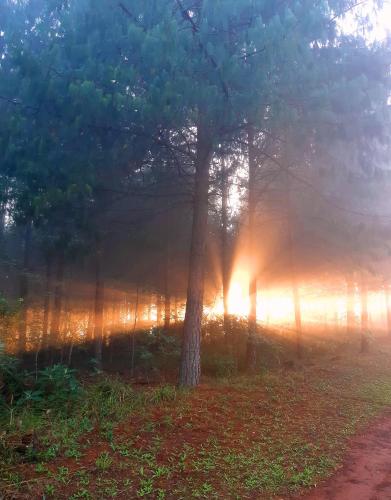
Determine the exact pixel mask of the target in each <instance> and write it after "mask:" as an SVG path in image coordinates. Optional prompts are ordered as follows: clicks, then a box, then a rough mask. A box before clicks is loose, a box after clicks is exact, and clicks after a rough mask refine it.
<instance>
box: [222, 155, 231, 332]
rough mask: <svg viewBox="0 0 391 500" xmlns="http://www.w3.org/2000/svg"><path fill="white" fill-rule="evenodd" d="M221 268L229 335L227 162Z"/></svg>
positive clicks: (223, 166) (223, 167) (225, 329)
mask: <svg viewBox="0 0 391 500" xmlns="http://www.w3.org/2000/svg"><path fill="white" fill-rule="evenodd" d="M221 268H222V281H223V307H224V335H225V337H226V339H227V338H228V335H229V330H230V321H229V310H228V294H229V261H228V172H227V167H226V165H225V162H224V160H223V162H222V170H221Z"/></svg>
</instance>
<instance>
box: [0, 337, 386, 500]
mask: <svg viewBox="0 0 391 500" xmlns="http://www.w3.org/2000/svg"><path fill="white" fill-rule="evenodd" d="M390 355H391V348H390V347H389V346H382V347H379V348H377V349H376V350H375V349H374V351H373V353H372V354H370V355H368V356H364V357H360V356H357V355H356V354H355V353H354V351H353V350H352V351H351V353H349V352H347V353H345V354H344V355H343V356H340V358H339V359H338V360H333V358H332V356H331V354H328V353H327V352H326V353H325V354H324V355H323V356H321V357H318V358H316V359H315V360H314V362H313V363H311V364H303V365H302V366H300V367H298V368H297V369H296V370H283V369H279V368H274V369H268V370H266V369H263V370H262V371H261V373H260V374H259V375H257V376H254V377H251V378H249V377H245V376H234V377H231V378H228V379H227V378H225V379H223V380H222V379H219V380H216V379H209V380H208V381H207V383H204V384H203V386H202V387H201V388H200V389H197V390H196V391H193V392H189V391H187V392H182V391H177V390H176V389H175V387H173V386H167V385H166V386H161V387H155V388H146V389H143V390H136V389H135V388H133V387H131V386H130V385H129V384H127V383H125V382H124V381H122V380H121V379H119V378H115V377H114V378H113V377H107V376H103V375H100V376H98V377H96V378H95V379H93V380H92V381H89V382H88V383H85V384H84V385H83V392H82V397H81V399H80V401H79V402H78V404H77V405H76V406H75V407H74V409H73V410H72V412H70V413H69V414H68V415H64V414H56V413H55V412H49V413H46V412H36V413H34V412H28V411H24V410H23V409H21V410H20V411H19V412H17V413H16V414H15V415H14V417H15V418H13V420H12V422H11V423H10V420H9V415H7V414H4V415H3V416H2V421H1V424H2V431H1V434H0V449H1V459H0V460H1V463H0V468H1V476H0V489H1V490H2V491H4V492H5V493H6V495H9V496H12V495H14V496H16V495H18V494H20V495H22V496H23V495H24V496H29V497H31V498H43V497H45V498H58V499H62V498H64V499H65V498H66V499H77V498H87V499H88V498H91V499H102V500H103V499H106V498H136V497H139V498H161V499H163V498H166V497H167V498H186V499H187V498H208V499H209V498H249V499H250V498H273V497H274V496H277V497H278V496H284V495H288V494H289V495H291V494H295V492H300V491H302V490H303V489H306V488H309V487H311V486H312V485H314V484H316V483H317V482H319V481H320V480H321V479H322V478H324V477H327V476H328V475H329V474H331V473H332V471H333V470H334V469H335V468H336V467H337V465H338V464H339V463H340V461H341V459H342V457H343V453H344V449H345V446H346V443H347V440H348V438H349V436H351V435H352V434H353V433H355V432H357V429H358V428H360V427H361V426H363V425H364V424H366V423H367V422H368V421H369V420H370V419H371V418H373V417H374V416H375V415H376V414H378V413H380V412H381V411H382V410H383V409H384V408H385V407H387V406H389V405H391V366H389V363H388V358H389V356H390ZM26 435H28V436H34V438H33V440H32V445H31V449H30V450H28V451H26V452H25V453H22V454H21V453H20V452H18V451H17V448H18V445H19V444H20V443H21V442H22V440H23V438H24V437H25V436H26Z"/></svg>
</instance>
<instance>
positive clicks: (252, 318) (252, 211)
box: [246, 126, 258, 373]
mask: <svg viewBox="0 0 391 500" xmlns="http://www.w3.org/2000/svg"><path fill="white" fill-rule="evenodd" d="M247 142H248V166H249V175H248V248H249V262H250V263H251V266H250V283H249V297H250V310H249V315H248V337H247V355H246V358H247V370H248V371H249V372H250V373H252V372H254V371H255V370H256V368H257V334H258V325H257V265H256V241H255V226H256V208H257V196H256V173H257V160H256V150H255V144H254V130H253V128H252V127H251V126H248V127H247Z"/></svg>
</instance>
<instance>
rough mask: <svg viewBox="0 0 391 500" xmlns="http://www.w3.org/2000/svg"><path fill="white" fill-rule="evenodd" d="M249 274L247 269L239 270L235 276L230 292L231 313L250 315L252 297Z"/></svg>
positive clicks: (229, 306)
mask: <svg viewBox="0 0 391 500" xmlns="http://www.w3.org/2000/svg"><path fill="white" fill-rule="evenodd" d="M248 288H249V275H248V273H247V272H246V271H243V270H238V271H236V272H235V273H234V274H233V276H232V280H231V283H230V286H229V293H228V311H229V314H232V315H234V316H239V317H245V316H247V315H248V312H249V308H250V299H249V295H248Z"/></svg>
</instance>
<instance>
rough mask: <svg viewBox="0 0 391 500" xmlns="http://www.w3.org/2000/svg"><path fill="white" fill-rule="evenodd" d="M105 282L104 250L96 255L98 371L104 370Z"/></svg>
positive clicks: (95, 337) (95, 344) (95, 345)
mask: <svg viewBox="0 0 391 500" xmlns="http://www.w3.org/2000/svg"><path fill="white" fill-rule="evenodd" d="M103 310H104V281H103V278H102V250H101V248H98V249H97V251H96V255H95V304H94V354H95V362H96V367H97V369H98V370H101V369H102V346H103Z"/></svg>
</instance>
